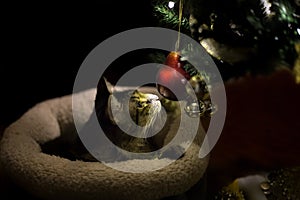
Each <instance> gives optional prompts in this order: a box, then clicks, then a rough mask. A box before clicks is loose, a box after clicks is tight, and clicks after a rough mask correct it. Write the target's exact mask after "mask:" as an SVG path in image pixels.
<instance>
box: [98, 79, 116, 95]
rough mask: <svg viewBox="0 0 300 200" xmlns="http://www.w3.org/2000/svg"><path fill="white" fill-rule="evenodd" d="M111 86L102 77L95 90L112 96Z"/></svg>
mask: <svg viewBox="0 0 300 200" xmlns="http://www.w3.org/2000/svg"><path fill="white" fill-rule="evenodd" d="M113 87H114V86H113V85H112V84H111V83H110V82H109V81H108V80H107V79H106V78H105V77H104V76H102V77H101V78H100V80H99V83H98V86H97V90H98V91H101V93H102V94H112V91H113Z"/></svg>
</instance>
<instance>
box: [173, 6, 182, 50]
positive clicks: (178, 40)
mask: <svg viewBox="0 0 300 200" xmlns="http://www.w3.org/2000/svg"><path fill="white" fill-rule="evenodd" d="M182 12H183V0H179V16H178V17H179V20H178V21H179V24H178V38H177V42H176V46H175V52H177V51H178V50H179V46H180V31H181V30H180V29H181V23H182Z"/></svg>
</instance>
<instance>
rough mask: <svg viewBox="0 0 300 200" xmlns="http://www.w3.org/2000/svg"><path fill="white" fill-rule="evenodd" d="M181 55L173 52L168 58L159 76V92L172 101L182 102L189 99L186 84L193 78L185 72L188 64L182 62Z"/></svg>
mask: <svg viewBox="0 0 300 200" xmlns="http://www.w3.org/2000/svg"><path fill="white" fill-rule="evenodd" d="M180 57H181V56H180V54H179V53H178V52H175V51H172V52H170V53H169V55H168V56H167V58H166V61H165V63H164V64H165V65H166V66H164V67H162V68H161V69H160V70H159V71H158V74H157V79H156V81H157V84H156V85H157V89H158V92H159V93H160V94H161V95H162V96H164V97H165V98H167V99H170V100H175V101H176V100H182V99H184V98H186V97H187V92H186V83H187V82H188V80H189V79H190V78H191V77H190V75H189V74H188V73H187V72H186V71H185V70H184V68H183V67H184V65H185V64H186V62H184V61H181V60H180Z"/></svg>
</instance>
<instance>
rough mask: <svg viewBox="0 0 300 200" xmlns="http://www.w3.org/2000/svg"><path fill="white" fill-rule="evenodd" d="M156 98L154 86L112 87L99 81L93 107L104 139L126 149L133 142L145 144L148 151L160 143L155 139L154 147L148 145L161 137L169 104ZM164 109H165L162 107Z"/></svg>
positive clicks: (170, 107) (151, 144)
mask: <svg viewBox="0 0 300 200" xmlns="http://www.w3.org/2000/svg"><path fill="white" fill-rule="evenodd" d="M145 88H146V89H145ZM158 95H159V94H158V93H157V91H156V88H154V87H153V88H150V87H149V88H147V87H143V88H142V89H136V88H130V87H114V86H112V85H111V84H110V83H109V82H107V81H106V80H105V79H104V78H103V79H102V80H100V82H99V84H98V88H97V96H96V101H95V108H96V114H97V117H98V121H99V123H100V125H101V127H102V128H103V130H104V132H106V135H107V137H108V138H109V139H110V140H111V141H112V142H113V143H114V144H116V145H118V146H119V147H122V148H123V149H126V150H128V149H129V146H131V147H130V148H131V149H130V150H132V149H133V147H132V146H134V145H133V144H134V143H137V142H138V143H143V142H145V143H147V145H150V146H151V149H152V148H154V146H156V144H158V143H160V144H163V141H160V142H157V140H156V139H155V140H156V142H155V143H156V144H154V143H151V141H153V138H152V136H154V135H156V133H158V136H157V137H160V138H163V137H161V135H163V134H164V133H165V132H166V129H165V128H164V126H165V123H166V120H167V118H168V116H167V112H170V111H171V110H172V106H170V105H172V104H171V102H170V101H168V100H166V99H163V98H162V97H159V96H158ZM165 106H166V107H167V109H164V108H163V107H165ZM174 108H175V107H174ZM128 133H130V134H128ZM132 135H135V136H137V137H133V136H132ZM145 138H147V139H145ZM149 142H150V143H149ZM135 146H143V145H142V144H139V145H136V144H135ZM152 150H153V149H152ZM138 151H139V150H137V151H136V152H138ZM149 151H150V150H149Z"/></svg>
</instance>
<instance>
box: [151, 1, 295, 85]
mask: <svg viewBox="0 0 300 200" xmlns="http://www.w3.org/2000/svg"><path fill="white" fill-rule="evenodd" d="M179 1H180V0H173V1H170V0H153V13H154V16H155V18H156V19H157V23H158V24H159V25H160V26H162V27H166V28H170V29H174V30H178V27H179V24H180V26H181V32H183V33H185V34H188V35H190V36H191V37H192V38H193V39H194V40H196V41H198V42H199V43H200V44H201V45H202V46H203V47H204V48H205V49H206V50H207V52H208V53H209V54H210V55H211V56H212V58H213V59H214V61H215V62H216V64H217V66H218V67H219V70H220V72H221V74H222V75H223V78H224V79H228V78H231V77H234V76H235V77H237V76H241V75H244V74H245V73H251V74H265V73H270V72H272V71H273V70H275V69H276V68H278V67H282V66H284V67H288V68H293V67H294V63H295V60H296V58H297V56H298V53H297V51H296V46H297V44H298V43H299V41H300V3H299V1H297V0H272V1H271V0H251V1H246V0H227V1H218V0H211V1H204V0H182V2H183V13H182V20H181V22H179Z"/></svg>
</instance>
